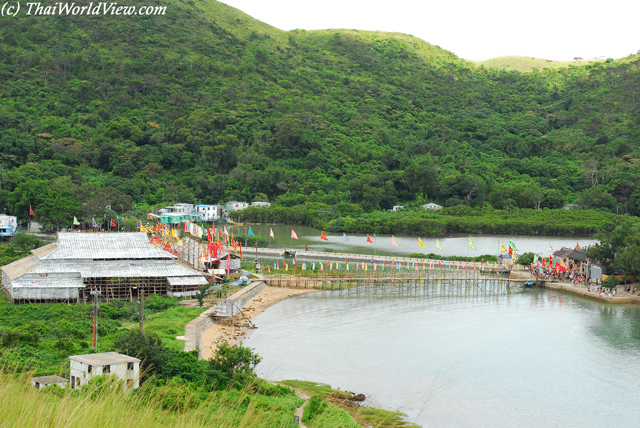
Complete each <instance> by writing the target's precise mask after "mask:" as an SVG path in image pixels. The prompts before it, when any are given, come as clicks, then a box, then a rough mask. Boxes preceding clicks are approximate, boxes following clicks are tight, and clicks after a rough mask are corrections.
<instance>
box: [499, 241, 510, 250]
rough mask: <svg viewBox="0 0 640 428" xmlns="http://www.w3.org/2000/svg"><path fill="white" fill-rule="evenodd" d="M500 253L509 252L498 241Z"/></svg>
mask: <svg viewBox="0 0 640 428" xmlns="http://www.w3.org/2000/svg"><path fill="white" fill-rule="evenodd" d="M500 252H501V253H508V252H509V250H507V247H505V246H504V243H503V242H502V241H500Z"/></svg>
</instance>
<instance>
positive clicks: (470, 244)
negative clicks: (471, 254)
mask: <svg viewBox="0 0 640 428" xmlns="http://www.w3.org/2000/svg"><path fill="white" fill-rule="evenodd" d="M469 248H471V249H472V250H476V251H478V249H477V248H476V246H475V245H473V241H472V240H471V235H469Z"/></svg>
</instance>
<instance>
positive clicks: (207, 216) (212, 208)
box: [196, 204, 220, 221]
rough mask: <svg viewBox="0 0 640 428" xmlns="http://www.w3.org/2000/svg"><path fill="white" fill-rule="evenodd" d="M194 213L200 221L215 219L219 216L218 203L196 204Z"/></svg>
mask: <svg viewBox="0 0 640 428" xmlns="http://www.w3.org/2000/svg"><path fill="white" fill-rule="evenodd" d="M196 213H197V214H198V220H200V221H216V220H218V219H219V218H220V206H219V205H204V204H201V205H196Z"/></svg>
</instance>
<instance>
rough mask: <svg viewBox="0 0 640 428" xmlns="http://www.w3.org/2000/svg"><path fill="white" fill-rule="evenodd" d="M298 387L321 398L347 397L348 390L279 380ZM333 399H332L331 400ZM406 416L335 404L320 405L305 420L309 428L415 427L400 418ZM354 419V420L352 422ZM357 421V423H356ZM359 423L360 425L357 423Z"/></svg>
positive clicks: (304, 382)
mask: <svg viewBox="0 0 640 428" xmlns="http://www.w3.org/2000/svg"><path fill="white" fill-rule="evenodd" d="M280 383H281V384H282V385H287V386H290V387H292V388H295V389H298V390H300V391H302V392H304V393H306V394H309V395H311V396H316V395H317V396H320V397H322V398H323V399H327V397H330V396H333V395H339V396H340V395H341V396H345V397H348V396H350V395H351V393H350V392H346V391H341V390H339V389H332V388H331V386H329V385H323V384H318V383H316V382H307V381H302V380H285V381H282V382H280ZM332 401H333V400H332ZM327 404H328V403H327ZM403 416H406V415H405V414H403V413H400V412H390V411H388V410H382V409H371V408H368V407H343V408H340V407H338V406H335V405H322V406H321V410H320V411H318V412H317V413H316V415H315V416H314V417H313V419H311V420H310V421H307V420H305V423H306V424H307V426H308V427H309V428H320V427H329V426H330V427H359V426H361V425H362V426H372V427H377V428H411V427H417V426H418V425H414V424H412V423H409V422H406V421H404V420H403V419H402V417H403ZM354 421H355V422H354ZM356 422H357V423H356ZM359 424H360V425H359Z"/></svg>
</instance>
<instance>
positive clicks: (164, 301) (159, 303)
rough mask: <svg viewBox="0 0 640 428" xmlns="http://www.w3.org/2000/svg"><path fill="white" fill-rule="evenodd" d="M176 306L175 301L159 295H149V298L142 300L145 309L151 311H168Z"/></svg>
mask: <svg viewBox="0 0 640 428" xmlns="http://www.w3.org/2000/svg"><path fill="white" fill-rule="evenodd" d="M177 305H178V301H177V300H176V299H173V298H171V297H166V296H160V295H159V294H151V295H149V297H145V299H144V307H145V309H150V310H152V311H164V310H165V309H169V308H171V307H173V306H177Z"/></svg>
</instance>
